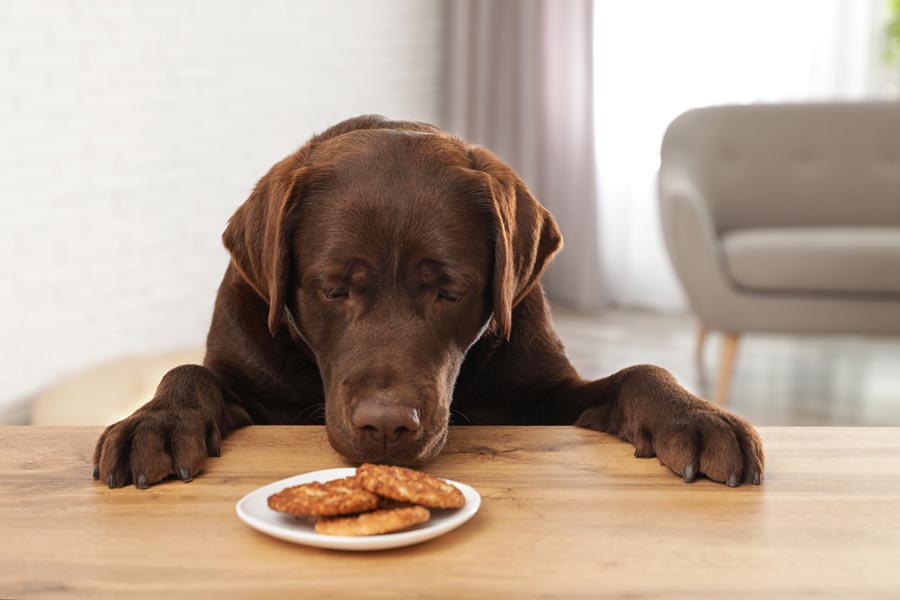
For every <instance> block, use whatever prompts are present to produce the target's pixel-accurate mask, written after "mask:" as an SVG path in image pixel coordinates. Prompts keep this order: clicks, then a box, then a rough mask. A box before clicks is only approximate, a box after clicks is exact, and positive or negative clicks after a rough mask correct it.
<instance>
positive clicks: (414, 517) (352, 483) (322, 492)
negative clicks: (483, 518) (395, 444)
mask: <svg viewBox="0 0 900 600" xmlns="http://www.w3.org/2000/svg"><path fill="white" fill-rule="evenodd" d="M465 503H466V500H465V498H464V497H463V495H462V492H460V491H459V490H458V489H456V488H455V487H454V486H452V485H450V484H449V483H447V482H446V481H443V480H441V479H438V478H437V477H432V476H431V475H428V474H427V473H421V472H419V471H414V470H412V469H405V468H403V467H392V466H389V465H371V464H364V465H360V467H359V468H358V469H357V470H356V475H354V476H353V477H345V478H344V479H336V480H333V481H328V482H326V483H318V482H313V483H305V484H303V485H298V486H295V487H290V488H286V489H284V490H282V491H280V492H278V493H277V494H274V495H272V496H269V508H271V509H272V510H277V511H278V512H284V513H289V514H292V515H297V516H303V517H308V518H313V519H316V525H315V527H316V532H317V533H321V534H323V535H352V536H359V535H380V534H382V533H391V532H394V531H400V530H402V529H406V528H408V527H412V526H413V525H418V524H419V523H424V522H425V521H427V520H428V519H430V518H431V512H430V511H429V510H428V509H429V508H461V507H462V506H463V505H464V504H465Z"/></svg>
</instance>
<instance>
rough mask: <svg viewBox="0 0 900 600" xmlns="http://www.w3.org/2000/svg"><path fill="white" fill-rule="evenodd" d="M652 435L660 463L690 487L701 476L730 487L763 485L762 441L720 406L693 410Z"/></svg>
mask: <svg viewBox="0 0 900 600" xmlns="http://www.w3.org/2000/svg"><path fill="white" fill-rule="evenodd" d="M654 429H655V430H653V431H650V436H651V437H652V439H651V440H647V441H649V442H650V443H652V448H653V452H654V453H655V454H656V456H657V458H659V460H660V462H662V463H663V464H664V465H666V466H668V467H669V468H670V469H672V470H673V471H674V472H675V473H677V474H678V475H680V476H681V477H683V478H684V481H685V482H686V483H690V482H692V481H693V480H694V478H695V477H696V476H697V475H698V474H703V475H705V476H706V477H708V478H709V479H712V480H713V481H718V482H720V483H725V484H727V485H728V486H730V487H737V486H738V485H740V484H742V483H743V484H756V485H759V484H760V482H761V481H762V477H763V471H764V468H765V456H764V454H763V447H762V441H761V440H760V439H759V434H757V433H756V430H755V429H754V428H753V426H752V425H750V424H749V423H747V422H746V421H745V420H743V419H741V418H740V417H737V416H735V415H733V414H731V413H729V412H727V411H724V410H722V409H720V408H718V407H716V406H713V405H709V407H704V408H691V409H689V410H687V411H685V412H684V413H683V414H682V415H680V416H679V417H678V418H676V419H674V420H672V422H669V423H665V424H661V425H659V426H657V427H656V428H654Z"/></svg>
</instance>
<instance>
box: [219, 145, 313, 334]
mask: <svg viewBox="0 0 900 600" xmlns="http://www.w3.org/2000/svg"><path fill="white" fill-rule="evenodd" d="M304 154H305V153H304V152H303V151H302V150H301V152H298V153H297V154H295V155H292V156H289V157H287V158H285V159H284V160H282V161H281V162H279V163H277V164H276V165H275V166H274V167H272V168H271V169H270V170H269V172H268V173H266V175H265V176H263V178H262V179H260V180H259V183H257V184H256V187H255V188H254V190H253V193H251V194H250V197H249V198H248V199H247V201H246V202H244V203H243V204H242V205H241V206H240V208H238V209H237V211H236V212H235V213H234V215H233V216H232V217H231V219H229V221H228V227H226V228H225V233H223V234H222V242H223V243H224V244H225V248H227V249H228V252H230V253H231V262H232V264H233V265H234V266H235V268H236V269H237V270H238V272H239V273H240V274H241V276H243V278H244V279H245V280H246V281H247V283H248V284H249V285H250V287H252V288H253V290H254V291H255V292H256V293H257V294H259V296H260V297H261V298H262V299H263V300H265V301H266V302H267V303H268V305H269V319H268V325H269V332H270V333H271V334H272V335H273V336H274V335H275V332H276V331H277V329H278V325H279V324H280V323H281V319H282V316H283V315H284V307H285V301H286V300H287V286H288V280H289V278H290V272H291V240H290V237H291V233H292V232H293V230H294V226H295V225H296V217H297V212H296V210H295V208H296V206H295V205H296V203H297V200H298V198H299V196H300V193H301V191H302V188H303V185H304V181H305V180H306V179H307V178H308V176H309V174H310V173H309V172H310V170H311V167H306V166H303V163H304V158H305V156H303V155H304Z"/></svg>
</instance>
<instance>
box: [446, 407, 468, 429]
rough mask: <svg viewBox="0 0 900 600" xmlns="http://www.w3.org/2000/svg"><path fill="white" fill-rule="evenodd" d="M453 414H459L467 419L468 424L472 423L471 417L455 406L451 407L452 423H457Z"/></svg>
mask: <svg viewBox="0 0 900 600" xmlns="http://www.w3.org/2000/svg"><path fill="white" fill-rule="evenodd" d="M453 415H459V416H460V417H462V418H463V419H465V420H466V425H471V424H472V421H471V419H469V417H467V416H466V413H464V412H463V411H461V410H456V409H455V408H451V409H450V421H449V423H450V425H454V424H456V421H455V420H454V419H453Z"/></svg>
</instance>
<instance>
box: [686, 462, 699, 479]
mask: <svg viewBox="0 0 900 600" xmlns="http://www.w3.org/2000/svg"><path fill="white" fill-rule="evenodd" d="M694 475H696V473H695V472H694V465H692V464H690V465H687V466H686V467H685V468H684V482H685V483H691V482H692V481H694Z"/></svg>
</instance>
